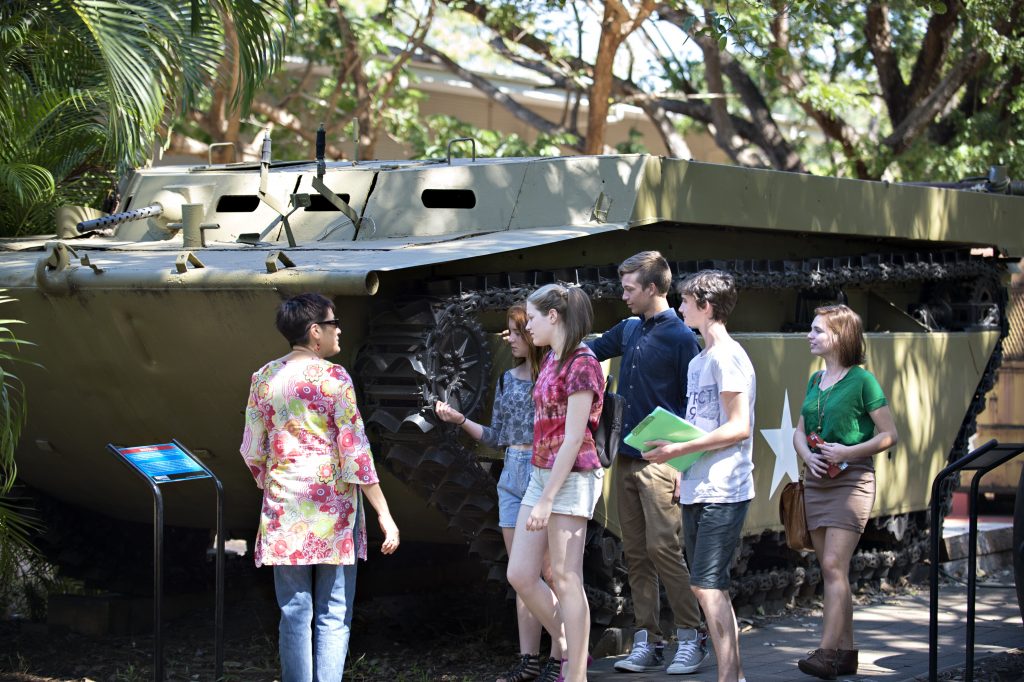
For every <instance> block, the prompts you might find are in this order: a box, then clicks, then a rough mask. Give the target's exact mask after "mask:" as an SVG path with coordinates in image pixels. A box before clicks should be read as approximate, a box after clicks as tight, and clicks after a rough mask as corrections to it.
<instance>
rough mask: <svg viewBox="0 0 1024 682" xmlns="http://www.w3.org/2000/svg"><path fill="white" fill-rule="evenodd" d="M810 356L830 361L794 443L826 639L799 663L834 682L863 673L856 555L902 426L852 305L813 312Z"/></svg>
mask: <svg viewBox="0 0 1024 682" xmlns="http://www.w3.org/2000/svg"><path fill="white" fill-rule="evenodd" d="M814 314H815V318H814V321H813V322H812V323H811V331H810V333H809V334H808V335H807V339H808V341H809V342H810V347H811V354H812V355H816V356H818V357H820V358H821V359H823V360H824V361H825V369H823V370H821V371H819V372H815V373H814V375H813V376H812V377H811V380H810V381H809V382H808V384H807V396H806V398H805V399H804V404H803V408H802V409H801V410H800V421H799V422H798V424H797V427H796V432H795V433H794V434H793V445H794V446H795V447H796V451H797V453H799V455H800V457H801V459H803V461H804V464H805V467H806V472H807V475H806V477H805V479H806V480H805V481H804V486H805V508H806V510H807V527H808V529H810V531H811V541H812V542H813V543H814V551H815V553H816V554H817V555H818V563H819V564H820V565H821V572H822V577H823V578H824V582H825V600H824V602H825V603H824V609H823V616H822V620H823V627H822V633H821V644H820V646H819V648H818V649H815V650H814V651H812V652H811V653H810V655H809V656H808V657H807V658H805V659H803V660H801V661H800V662H799V664H798V665H799V668H800V670H802V671H803V672H805V673H807V674H808V675H813V676H815V677H819V678H821V679H825V680H834V679H836V677H837V676H838V675H854V674H856V673H857V650H856V649H854V648H853V598H852V595H851V593H850V581H849V572H850V559H851V558H852V557H853V552H854V550H855V549H856V548H857V543H858V542H859V541H860V536H861V535H862V534H863V533H864V528H865V526H866V525H867V522H868V518H869V517H870V516H871V507H872V506H873V505H874V501H875V467H874V463H873V461H872V458H873V457H874V456H875V455H876V454H877V453H879V452H882V451H883V450H888V449H889V448H891V447H893V446H894V445H896V440H897V435H896V424H895V423H894V422H893V418H892V413H891V412H890V411H889V406H888V402H887V400H886V398H885V393H884V392H883V391H882V387H881V386H880V385H879V384H878V380H877V379H875V377H874V375H872V374H871V372H868V371H867V370H866V369H864V368H862V367H860V365H861V364H863V362H864V326H863V323H862V322H861V319H860V316H859V315H857V313H855V312H854V311H853V310H851V309H850V308H848V307H847V306H845V305H841V304H840V305H829V306H823V307H821V308H818V309H817V310H815V311H814Z"/></svg>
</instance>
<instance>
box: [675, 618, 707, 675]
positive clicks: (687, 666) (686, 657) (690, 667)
mask: <svg viewBox="0 0 1024 682" xmlns="http://www.w3.org/2000/svg"><path fill="white" fill-rule="evenodd" d="M676 638H677V639H679V648H678V649H676V655H675V656H673V657H672V662H671V663H669V666H668V668H666V669H665V672H667V673H668V674H669V675H685V674H686V673H692V672H696V670H697V668H699V667H700V664H701V663H703V662H704V661H705V659H707V657H708V646H707V638H708V636H707V635H705V634H704V633H703V632H698V631H697V630H694V629H692V628H678V629H677V630H676Z"/></svg>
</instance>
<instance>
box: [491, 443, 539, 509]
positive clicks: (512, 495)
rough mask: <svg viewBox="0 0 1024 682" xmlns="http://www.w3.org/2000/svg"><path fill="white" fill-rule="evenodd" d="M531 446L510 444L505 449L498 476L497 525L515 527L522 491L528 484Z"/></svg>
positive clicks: (523, 491)
mask: <svg viewBox="0 0 1024 682" xmlns="http://www.w3.org/2000/svg"><path fill="white" fill-rule="evenodd" d="M532 457H533V448H532V447H525V448H524V447H521V446H517V445H510V446H509V447H508V448H506V450H505V465H504V467H503V468H502V470H501V476H499V477H498V525H499V526H500V527H501V528H515V527H516V519H517V518H518V517H519V505H520V504H522V502H523V493H525V492H526V486H528V485H529V484H530V459H531V458H532Z"/></svg>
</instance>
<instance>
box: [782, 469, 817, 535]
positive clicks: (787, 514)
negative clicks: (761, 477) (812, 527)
mask: <svg viewBox="0 0 1024 682" xmlns="http://www.w3.org/2000/svg"><path fill="white" fill-rule="evenodd" d="M779 518H780V519H781V520H782V525H783V526H784V527H785V529H786V544H787V545H789V548H790V549H795V550H797V551H806V550H810V551H812V552H813V551H814V545H813V544H811V532H810V531H809V530H807V512H806V510H805V509H804V482H803V481H795V482H790V483H787V484H786V485H785V487H784V488H783V489H782V496H781V497H779Z"/></svg>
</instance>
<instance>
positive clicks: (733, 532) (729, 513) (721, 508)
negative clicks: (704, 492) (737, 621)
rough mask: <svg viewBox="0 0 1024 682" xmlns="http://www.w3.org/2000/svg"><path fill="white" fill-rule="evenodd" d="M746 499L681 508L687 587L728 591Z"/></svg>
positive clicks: (747, 505) (745, 512) (745, 514)
mask: <svg viewBox="0 0 1024 682" xmlns="http://www.w3.org/2000/svg"><path fill="white" fill-rule="evenodd" d="M749 506H750V500H744V501H743V502H712V503H708V504H704V503H698V504H684V505H683V538H684V540H685V542H686V562H687V563H688V564H689V565H690V584H691V585H693V586H694V587H702V588H704V589H706V590H728V589H729V583H730V579H729V569H730V568H731V567H732V557H733V554H735V553H736V547H737V546H738V545H739V543H740V531H741V530H743V521H744V519H746V518H747V508H748V507H749Z"/></svg>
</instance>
